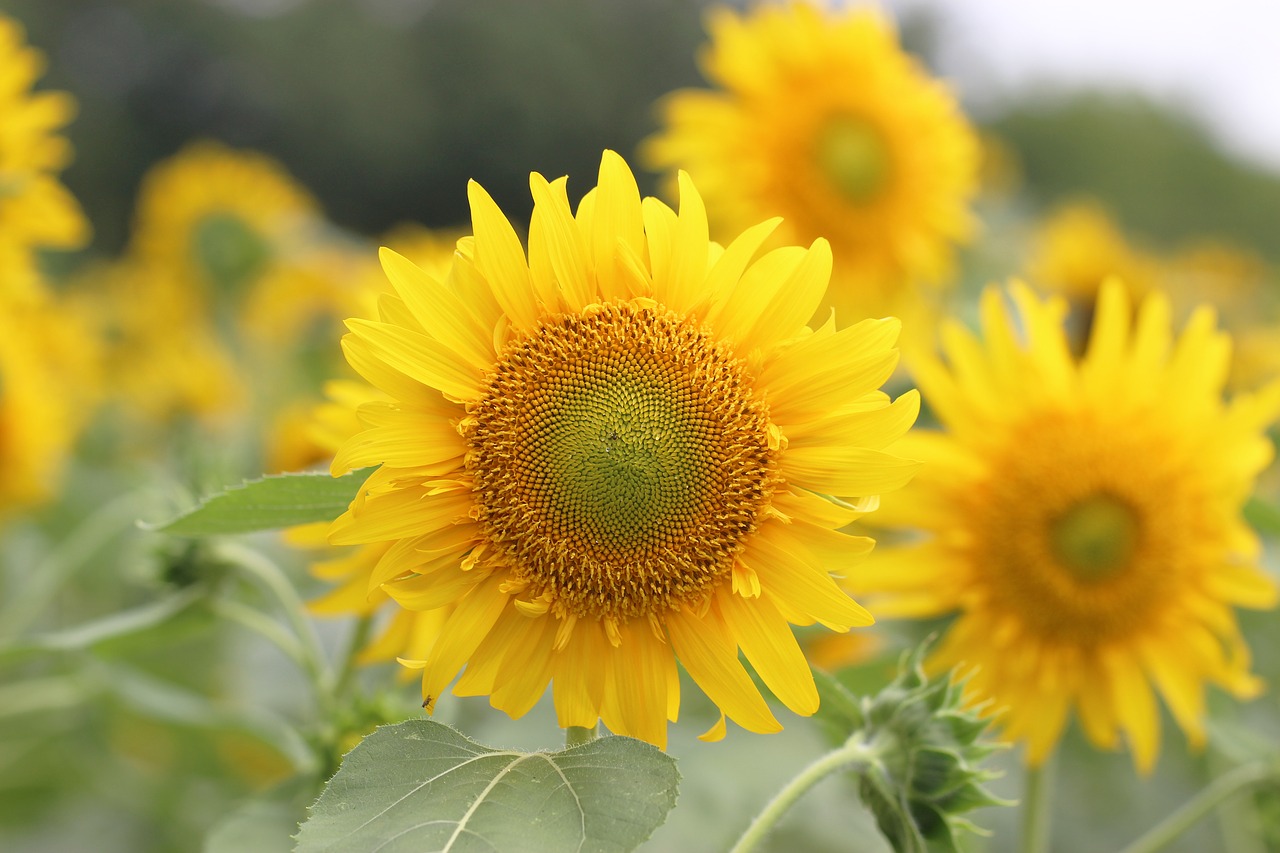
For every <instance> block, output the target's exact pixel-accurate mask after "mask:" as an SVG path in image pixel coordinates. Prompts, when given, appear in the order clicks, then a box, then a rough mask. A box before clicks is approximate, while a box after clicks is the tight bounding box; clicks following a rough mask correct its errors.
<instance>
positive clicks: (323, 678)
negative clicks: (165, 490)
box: [218, 542, 336, 718]
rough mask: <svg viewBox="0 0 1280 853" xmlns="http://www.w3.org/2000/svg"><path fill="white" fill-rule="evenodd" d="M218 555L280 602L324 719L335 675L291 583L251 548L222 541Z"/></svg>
mask: <svg viewBox="0 0 1280 853" xmlns="http://www.w3.org/2000/svg"><path fill="white" fill-rule="evenodd" d="M218 554H219V555H220V556H221V557H222V558H223V559H225V560H227V562H229V563H231V564H232V565H235V566H238V567H239V568H241V569H244V570H245V572H246V574H248V576H249V577H250V578H252V579H253V580H254V581H256V582H257V583H258V585H259V586H261V587H262V588H263V589H264V590H265V591H266V592H267V593H268V594H270V595H271V596H272V597H273V598H274V599H275V600H276V603H277V604H279V605H280V611H281V612H282V613H283V614H284V618H285V621H286V622H288V624H289V627H290V629H292V631H293V635H294V636H295V637H296V638H297V640H298V645H299V648H300V650H301V652H300V654H301V657H300V660H299V665H300V666H301V667H302V669H303V671H304V672H306V674H307V675H308V676H309V677H310V678H311V680H312V681H313V682H314V684H315V686H316V695H317V696H318V697H319V698H320V702H321V704H322V708H321V712H322V714H321V716H324V717H326V718H327V717H328V716H329V711H331V710H332V708H331V706H332V704H333V702H334V698H335V697H334V687H335V685H336V678H335V676H334V673H333V671H332V670H331V669H330V668H329V662H328V658H327V657H326V656H325V653H324V646H323V645H321V643H320V635H319V634H318V633H316V628H315V625H313V624H312V622H311V617H310V615H309V614H308V613H307V606H306V604H304V603H303V601H302V599H301V598H300V597H299V596H298V593H297V591H296V590H295V589H294V588H293V584H292V583H291V582H290V581H289V578H288V577H286V576H285V573H284V572H283V571H281V569H280V567H279V566H277V565H276V564H275V563H274V562H272V561H271V560H269V559H267V558H266V557H264V556H263V555H262V554H260V553H258V552H257V551H255V550H253V549H251V548H245V547H244V546H242V545H237V544H235V543H231V542H224V543H222V544H221V545H220V546H219V548H218Z"/></svg>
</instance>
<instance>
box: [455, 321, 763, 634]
mask: <svg viewBox="0 0 1280 853" xmlns="http://www.w3.org/2000/svg"><path fill="white" fill-rule="evenodd" d="M473 416H474V417H473V421H472V422H471V424H470V426H469V427H468V430H467V432H468V441H469V444H470V448H471V453H469V454H468V457H467V467H468V468H469V469H470V471H471V472H472V475H473V477H474V479H475V483H476V490H477V493H478V494H479V500H478V503H479V505H480V507H481V522H482V523H483V524H484V526H485V527H486V530H487V533H488V537H487V538H488V539H489V541H490V542H491V543H492V545H493V546H494V547H496V548H497V550H498V551H499V553H501V554H503V555H504V556H505V558H506V560H507V562H509V563H510V564H511V565H512V567H513V569H514V571H515V573H516V574H517V576H519V577H520V578H521V579H522V580H526V581H528V582H529V583H530V584H531V586H532V587H533V593H534V595H540V594H543V593H547V592H550V593H552V595H553V597H554V598H555V599H556V600H557V601H558V602H560V605H561V606H562V607H564V608H565V610H566V612H572V613H574V614H576V615H579V616H604V615H609V616H615V617H616V616H636V615H640V614H645V613H651V612H655V610H657V609H660V608H667V607H672V606H678V605H679V604H680V603H682V602H688V603H691V604H693V603H696V602H697V601H698V600H700V598H701V597H703V596H705V594H706V591H707V590H708V588H709V587H710V585H711V584H712V583H713V582H714V581H715V580H716V579H717V578H719V577H722V576H723V575H724V574H726V573H727V572H728V571H729V570H730V569H731V568H732V562H733V557H734V555H735V554H736V553H737V551H738V550H740V543H741V541H742V539H743V538H744V537H745V536H747V535H748V534H750V533H751V532H752V531H753V530H754V529H755V523H756V517H757V515H758V513H759V512H760V511H761V510H762V508H763V507H764V506H765V505H766V504H767V502H768V499H769V496H770V494H771V492H772V489H773V486H774V483H775V480H776V475H775V474H774V465H773V451H772V450H770V447H769V439H768V416H767V413H766V412H765V411H764V409H763V406H762V404H760V403H759V402H758V401H756V400H754V399H753V398H752V397H751V395H750V388H749V384H748V382H747V380H746V377H745V376H744V374H743V371H742V368H741V366H740V364H739V362H738V361H737V360H736V359H734V358H733V357H732V355H731V352H730V351H729V349H728V347H726V346H724V345H722V344H720V343H718V342H716V341H715V340H714V339H712V338H710V337H709V336H708V335H706V334H705V333H704V332H703V331H702V330H700V329H699V328H697V327H696V326H693V325H691V324H689V323H686V322H684V321H682V320H681V319H680V318H678V317H676V316H674V315H671V314H667V313H665V312H663V311H661V310H659V309H656V308H655V307H651V306H648V305H644V304H640V305H637V304H632V303H624V304H607V305H603V306H595V307H593V308H591V309H588V310H587V311H584V312H583V313H582V314H578V315H568V316H560V317H555V318H551V319H549V320H548V321H547V322H545V323H544V324H543V326H542V327H540V328H539V329H538V330H537V331H536V332H534V333H533V334H532V335H529V336H527V337H525V338H523V339H522V340H520V341H518V342H516V343H515V344H513V345H512V346H510V347H508V349H507V351H506V352H504V354H503V356H502V357H501V358H500V359H499V363H498V364H497V366H496V371H495V375H494V376H493V378H492V380H491V382H490V386H489V391H488V394H487V395H486V397H485V398H484V399H483V400H482V401H481V402H480V403H479V404H478V405H477V406H476V407H475V408H474V410H473Z"/></svg>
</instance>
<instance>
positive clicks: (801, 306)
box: [330, 152, 919, 746]
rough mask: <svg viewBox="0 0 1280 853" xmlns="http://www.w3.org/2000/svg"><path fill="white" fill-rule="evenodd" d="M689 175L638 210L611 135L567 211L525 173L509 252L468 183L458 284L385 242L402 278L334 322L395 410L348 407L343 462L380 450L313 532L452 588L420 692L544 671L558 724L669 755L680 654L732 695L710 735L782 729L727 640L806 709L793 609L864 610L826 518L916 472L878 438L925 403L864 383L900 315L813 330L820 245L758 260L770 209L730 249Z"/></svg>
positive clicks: (517, 690) (692, 669)
mask: <svg viewBox="0 0 1280 853" xmlns="http://www.w3.org/2000/svg"><path fill="white" fill-rule="evenodd" d="M679 181H680V186H681V192H680V210H679V213H676V212H675V211H672V210H671V209H670V208H668V207H667V206H666V205H664V204H663V203H661V202H659V201H657V200H656V199H645V200H643V202H642V201H641V199H640V195H639V192H638V190H637V187H636V183H635V179H634V177H633V176H632V173H631V171H630V170H629V169H628V167H627V165H626V164H625V163H624V162H623V161H622V159H621V158H620V157H618V156H617V155H616V154H614V153H612V152H606V153H605V154H604V156H603V158H602V160H601V165H600V175H599V186H598V187H597V188H596V189H594V190H592V191H591V192H589V193H588V194H587V196H586V197H585V198H584V199H583V200H582V202H581V203H580V204H579V206H578V209H577V212H576V216H575V213H574V212H573V210H571V208H570V205H569V201H568V197H567V194H566V190H565V180H564V179H563V178H562V179H559V180H556V181H554V182H550V183H548V182H547V181H546V180H545V179H544V178H543V177H542V176H541V175H538V174H536V173H535V174H533V175H532V176H531V178H530V185H531V189H532V193H533V198H534V211H533V217H532V221H531V224H530V228H529V232H528V233H529V247H528V255H527V257H526V254H525V250H524V249H523V248H522V246H521V243H520V240H519V238H518V237H517V236H516V232H515V230H514V229H513V228H512V226H511V225H510V223H509V222H508V221H507V219H506V218H505V217H504V216H503V214H502V212H501V211H500V210H499V209H498V208H497V206H496V205H495V204H494V202H493V201H492V199H491V198H490V197H489V195H488V194H487V193H485V191H484V190H483V189H481V188H480V187H479V186H478V185H476V184H474V183H473V184H472V185H471V186H470V188H469V197H470V201H471V215H472V226H473V229H474V234H475V236H474V238H467V239H464V240H462V241H460V243H459V245H458V252H457V254H456V255H455V256H454V262H453V264H452V266H451V267H450V269H449V272H448V275H447V276H446V277H445V278H444V279H443V280H441V279H437V278H433V277H432V276H429V275H427V274H426V273H424V272H423V271H422V270H420V269H419V268H418V267H416V266H414V265H413V264H411V263H409V262H407V261H406V260H404V258H402V257H401V256H399V255H397V254H395V253H394V252H390V251H384V252H383V264H384V267H385V269H386V271H387V275H388V278H389V279H390V280H391V283H392V285H393V286H394V287H395V290H396V294H397V295H396V296H385V297H383V298H382V300H381V302H380V316H381V321H380V322H371V321H364V320H352V321H349V323H348V326H349V327H350V329H351V333H350V334H349V335H347V336H346V337H345V338H344V339H343V344H344V349H345V351H346V353H347V357H348V360H349V361H350V362H351V365H352V366H353V367H354V368H355V369H356V370H357V371H358V372H360V373H361V374H362V375H363V376H364V377H365V378H366V379H368V380H369V381H370V382H371V383H372V384H373V385H375V386H376V387H378V388H380V389H381V390H382V391H383V392H385V393H386V394H387V395H388V396H389V397H390V398H391V402H386V403H366V404H364V405H363V406H361V407H360V409H359V414H360V417H361V420H362V421H363V422H364V424H365V426H366V429H365V430H364V431H362V432H361V433H359V434H358V435H356V436H355V437H353V438H352V439H351V440H350V441H348V442H347V443H345V444H344V445H343V447H342V449H341V450H340V451H339V452H338V454H337V456H336V458H335V459H334V465H333V468H334V472H335V473H340V472H342V471H345V470H347V469H349V468H353V467H364V466H370V465H380V466H381V467H380V468H379V469H378V470H377V471H376V472H375V473H374V474H372V475H371V476H370V478H369V480H368V481H367V482H366V483H365V485H364V487H363V488H362V489H361V492H360V494H359V495H358V496H357V498H356V500H355V501H354V502H353V503H352V505H351V507H350V509H349V510H348V511H347V512H346V513H345V514H344V515H343V516H341V517H340V518H339V519H337V520H336V521H335V522H334V524H333V527H332V530H331V533H330V541H331V542H333V543H335V544H356V543H375V542H390V543H392V544H391V545H390V548H389V550H388V551H387V554H386V556H385V557H384V558H383V559H382V561H381V563H380V564H379V567H378V571H377V572H376V573H375V576H374V578H373V579H372V580H371V583H376V584H381V585H382V587H383V589H385V590H386V591H387V592H388V593H389V594H390V595H391V596H392V598H394V599H396V600H397V601H398V602H399V603H400V604H401V605H402V606H404V607H406V608H408V609H411V610H422V611H432V610H436V609H438V608H441V607H445V606H453V607H454V610H453V612H452V613H451V614H450V615H449V616H448V619H447V621H446V622H445V624H444V626H443V628H442V630H441V631H440V634H439V637H438V639H437V641H436V642H435V644H434V646H433V647H432V649H431V652H430V654H429V655H428V656H427V657H426V658H425V659H424V660H421V661H419V662H418V663H417V665H418V666H421V667H423V670H424V671H423V694H424V696H425V698H426V703H425V704H426V707H427V708H428V709H429V710H430V709H431V708H432V707H433V706H434V703H435V702H436V700H437V699H438V698H439V697H440V696H441V694H442V693H443V692H444V690H445V689H446V688H447V687H448V685H449V684H450V682H452V681H453V680H454V678H455V677H456V676H457V675H458V672H459V671H460V670H462V669H463V668H464V667H465V671H464V672H463V674H462V676H461V678H460V679H459V681H458V682H457V684H456V685H455V687H454V693H455V694H458V695H488V696H489V697H490V701H491V703H492V704H493V705H494V706H495V707H497V708H500V709H502V710H504V711H506V712H507V713H508V714H510V715H511V716H513V717H517V716H520V715H523V714H524V713H525V712H527V711H528V710H529V709H530V708H531V707H532V706H533V705H534V703H536V702H537V700H538V698H539V697H540V696H541V695H542V694H543V693H544V692H545V690H546V687H547V685H548V682H553V683H554V689H553V696H554V701H555V707H556V713H557V717H558V719H559V721H560V725H562V726H566V727H568V726H594V725H595V724H596V722H597V721H598V720H603V721H604V723H605V725H607V726H608V727H609V728H610V729H612V730H613V731H615V732H618V733H621V734H627V735H631V736H633V737H638V738H642V739H644V740H647V741H649V742H650V743H654V744H657V745H660V746H661V745H665V743H666V730H667V727H666V723H667V720H675V719H676V716H677V714H678V711H679V679H678V676H677V670H676V659H677V658H678V659H679V660H680V661H681V662H682V663H683V664H684V666H685V668H686V669H687V671H688V672H689V674H690V675H691V676H692V678H693V680H694V681H695V682H696V683H697V684H698V685H699V687H701V689H702V690H704V691H705V692H706V693H707V695H708V696H710V697H711V699H712V701H714V702H715V703H716V704H717V705H718V706H719V707H720V709H721V710H722V712H723V713H722V716H721V718H720V721H719V722H718V723H717V724H716V725H715V726H714V727H713V728H712V730H711V731H710V732H708V733H707V734H706V735H704V737H711V738H714V737H719V736H722V735H723V733H724V730H725V726H724V714H727V715H728V716H730V717H732V718H733V719H734V720H736V721H737V722H738V723H740V724H741V725H742V726H743V727H745V728H747V729H749V730H751V731H756V732H770V731H776V730H778V729H779V728H780V725H779V723H778V721H777V720H776V719H775V718H774V716H773V714H772V712H771V711H770V710H769V708H768V706H767V705H766V704H765V701H764V699H763V697H762V696H761V695H760V692H759V690H758V689H757V688H756V686H755V685H754V683H753V682H752V680H751V678H750V676H749V675H748V674H747V671H746V669H745V668H744V667H743V665H742V664H741V663H740V662H739V660H738V652H739V648H741V650H742V651H743V652H744V653H745V654H746V657H747V659H748V660H749V661H751V663H752V664H753V665H754V666H755V669H756V671H757V672H758V673H759V674H760V676H761V678H762V679H763V681H764V683H765V684H766V685H767V686H768V687H769V688H770V689H771V690H772V691H773V692H774V694H775V695H776V696H777V697H778V698H779V699H780V700H781V701H782V702H783V703H784V704H785V705H786V706H787V707H789V708H791V709H792V710H793V711H795V712H797V713H800V714H811V713H813V712H814V711H815V710H816V709H817V706H818V695H817V692H816V690H815V688H814V684H813V680H812V677H811V675H810V671H809V668H808V665H807V663H806V662H805V659H804V656H803V654H802V653H801V651H800V648H799V646H798V645H797V644H796V641H795V638H794V636H793V634H792V632H791V627H790V624H789V623H791V624H801V625H807V624H813V623H814V622H820V623H822V624H824V625H825V626H827V627H829V628H832V629H834V630H838V631H844V630H847V629H848V628H850V627H852V626H855V625H866V624H869V623H870V622H871V617H870V615H869V614H868V613H867V612H866V611H865V610H864V609H863V608H861V607H860V606H859V605H857V604H856V603H854V601H853V600H852V599H850V598H849V597H848V596H847V595H846V594H844V593H843V592H841V591H840V590H839V588H838V587H837V586H836V584H835V582H834V581H833V580H832V578H831V576H830V575H829V574H828V572H829V571H831V570H832V569H836V570H839V569H840V568H843V567H844V566H847V565H848V564H849V563H850V562H851V561H852V560H853V559H855V558H857V557H858V556H859V555H860V554H862V553H865V552H866V551H867V550H869V548H870V547H871V544H872V543H871V540H869V539H865V538H857V537H850V536H847V535H845V534H841V533H837V532H836V531H837V530H838V529H839V528H840V527H843V526H844V525H845V524H846V523H848V522H849V521H850V520H851V519H852V518H854V517H856V516H857V515H858V514H859V509H863V510H865V509H867V508H869V507H870V506H871V505H872V504H873V503H874V500H873V499H872V498H871V496H874V495H878V494H879V493H880V492H882V491H886V490H890V489H895V488H898V487H900V486H901V485H902V484H903V483H904V482H906V481H907V480H908V479H909V478H910V477H911V475H912V474H913V473H914V471H915V469H916V463H914V462H912V461H909V460H905V459H902V458H899V457H896V456H893V455H890V454H887V453H885V452H884V451H883V450H881V449H880V448H883V447H884V446H886V445H887V444H889V443H890V442H892V441H894V440H895V439H897V438H898V437H899V436H901V435H902V434H903V433H904V432H905V431H906V430H907V429H908V428H909V427H910V425H911V423H912V422H913V421H914V419H915V416H916V412H917V407H918V404H919V398H918V395H917V394H916V393H915V392H910V393H907V394H904V395H902V397H900V398H899V399H898V400H897V401H896V402H890V400H889V398H888V397H887V396H886V395H885V394H883V393H882V392H881V391H879V390H878V388H879V385H880V384H881V383H882V382H883V381H884V380H885V379H886V378H887V377H888V376H889V375H890V373H891V372H892V371H893V369H894V367H895V365H896V362H897V354H896V351H895V350H894V349H893V341H894V339H895V337H896V335H897V332H898V327H899V324H898V323H897V321H896V320H892V319H887V320H868V321H865V322H862V323H859V324H856V325H854V326H851V327H849V328H847V329H845V330H843V331H840V332H837V331H836V330H835V327H834V323H833V322H828V323H827V324H826V325H824V326H823V327H821V328H820V329H817V330H811V329H809V328H807V327H806V326H805V322H806V321H807V320H808V318H809V317H811V316H812V315H813V313H814V312H815V310H816V309H817V307H818V305H819V304H820V302H821V300H822V298H823V294H824V291H825V289H826V285H827V278H828V275H829V272H830V263H831V255H830V250H829V248H828V246H827V244H826V242H825V241H822V240H818V241H815V242H814V244H813V246H812V247H811V248H809V249H808V250H806V249H802V248H798V247H787V248H783V249H778V250H775V251H772V252H769V253H767V254H765V255H763V256H762V257H759V258H758V259H755V260H754V262H753V258H754V257H755V255H756V252H757V250H758V249H759V247H760V245H761V244H762V243H763V242H764V240H766V239H767V238H768V237H769V235H770V233H771V232H772V231H773V229H774V228H775V226H776V225H777V222H776V221H772V222H766V223H764V224H763V225H759V226H756V227H754V228H751V229H749V230H748V231H746V232H745V233H744V234H743V235H742V236H740V237H739V238H738V239H736V240H734V241H733V242H732V243H731V244H730V245H729V246H728V247H726V248H721V247H720V246H718V245H716V244H713V243H710V242H709V241H708V239H707V220H706V213H705V211H704V208H703V205H702V199H701V198H700V197H699V195H698V194H697V191H696V190H694V188H693V185H692V183H691V182H690V181H689V180H688V178H687V177H686V176H683V175H682V176H681V177H680V179H679ZM816 493H822V494H832V495H838V496H843V497H846V498H852V499H854V503H853V504H849V503H846V502H843V501H833V500H828V499H825V498H823V497H820V496H819V494H816Z"/></svg>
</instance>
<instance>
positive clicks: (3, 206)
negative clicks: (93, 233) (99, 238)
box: [0, 15, 89, 297]
mask: <svg viewBox="0 0 1280 853" xmlns="http://www.w3.org/2000/svg"><path fill="white" fill-rule="evenodd" d="M43 72H44V57H43V55H42V54H41V53H40V52H39V51H37V50H35V49H34V48H31V47H28V46H27V45H26V35H25V33H24V32H23V29H22V26H21V25H20V24H19V23H18V22H17V21H15V20H13V19H11V18H7V17H4V16H3V15H0V244H7V246H5V245H0V252H3V251H6V250H8V251H12V250H14V249H15V248H16V249H19V250H30V249H31V248H34V247H45V248H76V247H78V246H81V245H83V244H84V243H85V242H86V241H87V240H88V239H89V223H88V221H87V220H86V219H85V218H84V214H83V213H82V212H81V210H80V205H79V203H78V202H77V201H76V200H75V198H74V197H73V196H72V195H71V193H69V192H68V191H67V189H66V187H64V186H63V185H62V184H61V183H60V182H59V181H58V177H57V174H58V172H60V171H61V170H62V169H63V168H64V167H65V166H66V165H67V163H68V162H70V160H71V146H70V145H69V144H68V143H67V140H66V139H65V138H63V137H62V136H60V135H58V133H57V131H58V130H59V129H60V128H61V127H62V126H63V125H65V124H66V123H67V122H68V121H70V120H71V118H72V116H73V115H74V114H75V101H74V100H73V99H72V98H71V96H70V95H68V94H66V93H65V92H33V91H32V86H33V85H34V84H35V81H36V79H37V78H39V77H40V75H41V74H42V73H43ZM0 284H3V285H4V287H5V288H6V292H3V293H0V297H9V296H14V295H23V294H15V293H14V292H13V291H14V289H16V287H17V286H18V285H19V284H22V285H31V284H33V282H31V281H29V280H27V279H21V278H17V277H6V278H5V281H4V282H0ZM25 295H30V293H29V292H27V293H26V294H25Z"/></svg>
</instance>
